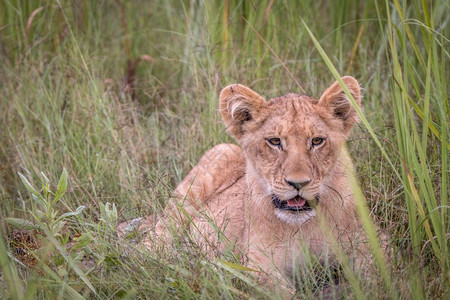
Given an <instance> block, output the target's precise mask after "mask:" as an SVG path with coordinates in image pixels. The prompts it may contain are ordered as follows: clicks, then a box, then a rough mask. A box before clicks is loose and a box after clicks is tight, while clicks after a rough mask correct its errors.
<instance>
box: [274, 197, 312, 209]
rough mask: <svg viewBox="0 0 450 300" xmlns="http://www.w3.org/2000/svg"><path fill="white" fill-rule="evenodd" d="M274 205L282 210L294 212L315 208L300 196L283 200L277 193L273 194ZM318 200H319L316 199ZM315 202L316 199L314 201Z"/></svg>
mask: <svg viewBox="0 0 450 300" xmlns="http://www.w3.org/2000/svg"><path fill="white" fill-rule="evenodd" d="M272 201H273V205H274V206H275V207H276V208H278V209H281V210H288V211H292V212H302V211H310V210H312V209H313V207H312V206H311V203H310V202H309V201H308V200H306V199H305V198H302V197H300V196H296V197H294V198H292V199H289V200H281V199H280V198H278V197H277V196H276V195H272ZM316 201H317V200H316ZM313 202H314V201H313Z"/></svg>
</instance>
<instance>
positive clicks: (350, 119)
mask: <svg viewBox="0 0 450 300" xmlns="http://www.w3.org/2000/svg"><path fill="white" fill-rule="evenodd" d="M342 81H343V82H344V83H345V85H346V86H347V88H348V89H349V91H350V93H351V94H352V96H353V98H354V99H355V101H356V104H358V106H359V107H361V88H360V87H359V84H358V81H356V79H355V78H353V77H351V76H345V77H342ZM318 104H319V105H321V106H324V107H326V108H327V109H328V110H329V111H330V112H331V113H332V114H333V116H334V117H335V118H336V119H338V120H339V121H341V122H342V125H343V131H344V134H346V135H348V134H349V133H350V130H351V129H352V128H353V125H355V124H356V123H358V122H359V118H358V113H357V112H356V110H355V108H354V107H353V106H352V104H351V103H350V100H349V99H348V97H347V95H346V94H345V93H344V91H343V90H342V88H341V86H340V84H339V82H338V81H335V82H334V83H333V84H332V85H331V86H330V87H329V88H328V89H326V90H325V92H323V94H322V96H320V99H319V103H318Z"/></svg>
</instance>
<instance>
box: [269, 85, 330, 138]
mask: <svg viewBox="0 0 450 300" xmlns="http://www.w3.org/2000/svg"><path fill="white" fill-rule="evenodd" d="M315 103H316V100H314V99H312V98H310V97H308V96H302V95H296V94H288V95H285V96H282V97H278V98H274V99H271V100H270V101H269V106H270V108H271V113H270V116H269V117H268V118H267V120H266V122H265V123H266V124H265V126H264V127H265V130H266V131H268V133H269V134H275V135H278V136H283V137H288V136H292V137H298V138H301V137H309V136H311V135H315V134H320V133H325V132H326V131H327V126H326V123H325V122H324V121H323V118H322V117H321V116H322V114H323V111H322V110H321V108H320V107H318V106H317V105H316V104H315Z"/></svg>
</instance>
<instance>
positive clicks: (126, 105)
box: [0, 0, 450, 299]
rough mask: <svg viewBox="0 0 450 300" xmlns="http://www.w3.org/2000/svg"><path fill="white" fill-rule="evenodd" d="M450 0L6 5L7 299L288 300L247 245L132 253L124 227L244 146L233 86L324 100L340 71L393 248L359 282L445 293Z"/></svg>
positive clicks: (309, 287)
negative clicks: (235, 121) (213, 159)
mask: <svg viewBox="0 0 450 300" xmlns="http://www.w3.org/2000/svg"><path fill="white" fill-rule="evenodd" d="M449 6H450V4H449V2H448V1H445V0H442V1H440V0H435V1H425V0H422V1H420V0H411V1H406V0H392V1H387V0H386V1H376V0H374V1H371V0H366V1H363V0H354V1H351V0H339V1H318V0H315V1H311V0H305V1H295V2H294V1H287V0H278V1H273V0H268V1H252V0H240V1H237V0H228V1H227V0H224V1H195V0H191V1H187V0H186V1H182V0H172V1H144V0H136V1H123V0H116V1H112V0H111V1H106V0H99V1H89V0H78V1H77V0H72V1H69V0H67V1H59V0H58V1H53V0H47V1H45V0H42V1H38V0H29V1H20V0H0V95H1V96H0V219H1V220H2V221H1V222H2V229H1V231H0V232H1V238H0V241H1V242H0V259H1V268H2V275H1V280H0V281H1V284H2V285H3V287H4V290H3V291H2V292H1V294H0V295H1V296H2V297H4V298H8V297H9V298H18V299H23V298H27V299H28V298H30V299H33V298H82V297H87V298H99V299H105V298H108V299H109V298H132V299H134V298H160V297H162V298H164V297H166V298H219V297H223V298H248V297H250V296H254V297H256V298H271V297H273V298H277V297H279V296H278V295H277V294H271V291H267V290H265V288H264V287H260V286H258V285H257V283H256V281H255V279H254V278H253V276H252V274H251V272H248V271H245V270H241V269H239V267H237V265H234V264H233V262H238V258H236V257H233V256H232V255H231V254H227V253H225V254H223V256H222V257H221V258H220V260H217V261H208V260H206V259H205V258H204V257H203V256H202V254H201V253H200V252H198V251H195V249H189V251H188V249H186V251H180V252H179V253H177V254H176V255H175V254H172V255H171V254H161V255H155V253H148V252H146V251H141V250H139V249H138V248H137V249H136V250H135V251H132V250H130V248H129V247H127V246H126V245H124V244H123V243H122V242H120V241H118V240H117V238H116V236H115V232H114V230H115V224H116V223H117V221H123V220H125V219H130V218H134V217H137V216H145V215H148V214H151V213H155V212H158V211H160V210H161V209H162V207H163V206H164V204H165V202H166V200H167V199H168V198H169V197H170V193H171V191H172V189H173V187H174V186H175V185H176V183H177V182H179V181H180V180H181V179H182V178H183V176H184V175H185V174H186V173H187V172H188V171H189V170H190V168H192V166H194V165H195V164H196V162H197V161H198V159H199V158H200V156H201V155H202V153H204V152H205V151H206V150H207V149H208V148H210V147H211V146H213V145H215V144H218V143H221V142H226V141H228V142H232V139H231V138H230V137H228V136H227V135H226V133H225V130H224V127H223V125H222V124H221V120H220V116H219V113H218V93H219V91H220V90H221V88H222V87H224V86H225V85H227V84H229V83H234V82H236V83H242V84H245V85H248V86H250V87H252V88H253V89H254V90H255V91H257V92H259V93H260V94H262V95H264V96H265V97H266V98H271V97H275V96H279V95H281V94H285V93H288V92H297V93H306V94H308V95H310V96H312V97H316V98H317V97H319V96H320V94H321V92H322V91H323V90H325V89H326V87H328V86H329V85H330V84H331V83H332V82H334V81H335V76H334V75H333V73H332V72H331V71H332V69H333V67H334V68H335V69H336V70H337V72H338V73H339V74H340V75H352V76H354V77H355V78H357V79H358V80H359V82H360V83H361V85H362V87H363V88H364V97H363V101H362V105H363V111H364V114H365V116H366V118H367V120H368V123H366V124H364V123H363V124H361V125H360V126H359V127H358V128H356V130H355V131H354V134H353V136H352V138H351V140H350V142H349V148H350V151H351V156H352V157H353V158H354V161H355V164H356V167H357V173H358V177H359V180H360V182H361V186H362V189H363V191H364V194H365V196H366V200H367V203H368V207H369V208H370V211H371V217H372V219H373V220H374V222H375V223H376V224H378V225H379V226H380V227H381V228H383V230H384V231H385V232H386V233H387V235H388V236H389V239H390V243H389V248H390V249H392V253H391V258H390V261H389V263H388V264H387V267H388V270H387V273H383V272H381V273H383V274H380V279H379V281H377V280H375V281H374V282H365V281H364V280H361V286H362V288H363V289H364V291H365V293H366V294H365V295H366V297H368V298H405V299H411V298H415V299H422V298H423V299H425V298H427V299H428V298H444V297H445V295H446V294H447V295H448V294H449V291H448V289H449V288H448V287H449V257H448V239H449V232H450V231H449V224H448V203H447V199H448V150H449V147H450V146H449V136H448V135H449V132H448V94H447V83H448V82H449V67H450V66H449V59H448V58H449V52H448V50H449V40H448V37H449V29H448V28H449V26H448V23H449V20H450V10H449ZM305 24H306V26H307V27H306V26H305ZM307 28H309V30H311V33H312V35H310V34H309V33H308V30H307ZM314 41H316V42H318V43H319V44H320V46H321V48H323V51H321V50H322V49H319V48H318V47H317V46H318V45H317V43H316V44H315V43H314ZM383 153H384V154H383ZM63 169H64V170H65V171H64V172H63ZM19 173H20V174H22V177H21V176H19ZM61 174H63V175H62V176H61ZM32 186H33V187H34V190H33V188H32ZM107 203H109V204H107ZM113 204H114V205H113ZM83 207H84V208H83ZM7 218H9V219H7ZM7 220H8V222H7ZM223 262H226V263H225V264H224V263H223ZM316 268H317V266H316ZM310 271H311V273H310V274H315V273H317V272H316V270H314V268H312V269H311V270H310ZM320 280H321V279H320V278H319V279H318V278H317V276H310V279H307V280H305V282H303V283H302V285H301V286H299V287H298V289H297V296H298V297H300V298H308V297H320V296H323V295H322V293H323V290H322V289H320V288H317V286H318V282H319V281H320ZM343 280H344V281H345V278H344V279H343ZM0 290H2V289H0ZM353 292H354V291H353V290H352V288H349V289H343V288H340V289H338V290H336V291H333V293H332V294H331V295H332V296H333V297H337V298H339V297H344V298H345V297H349V298H354V297H357V296H358V294H357V293H356V294H354V293H353Z"/></svg>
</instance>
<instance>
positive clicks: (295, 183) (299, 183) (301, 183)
mask: <svg viewBox="0 0 450 300" xmlns="http://www.w3.org/2000/svg"><path fill="white" fill-rule="evenodd" d="M285 180H286V182H287V183H288V184H289V185H291V186H293V187H294V188H295V189H296V190H297V191H299V190H301V189H302V188H303V187H304V186H305V185H307V184H308V183H310V182H311V179H306V180H302V181H292V180H287V179H285Z"/></svg>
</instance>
